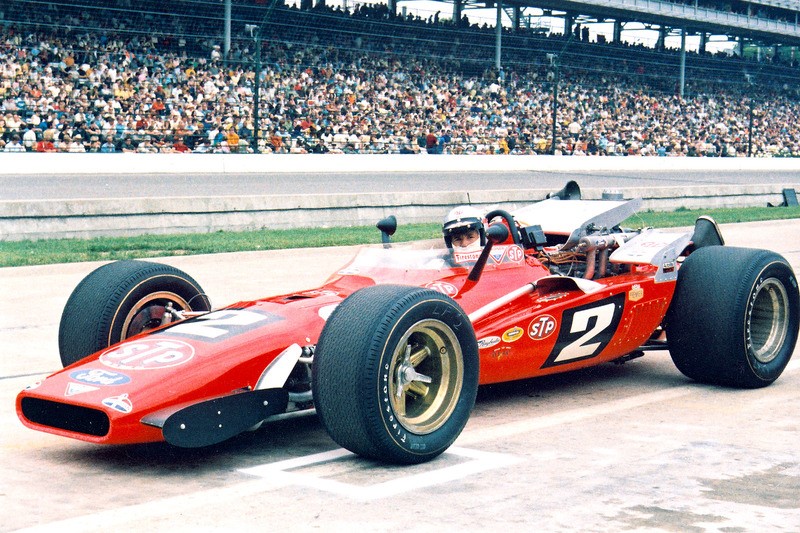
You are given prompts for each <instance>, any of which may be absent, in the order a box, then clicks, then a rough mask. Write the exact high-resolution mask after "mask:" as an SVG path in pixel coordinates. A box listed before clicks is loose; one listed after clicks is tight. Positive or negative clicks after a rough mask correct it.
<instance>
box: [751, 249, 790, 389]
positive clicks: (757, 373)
mask: <svg viewBox="0 0 800 533" xmlns="http://www.w3.org/2000/svg"><path fill="white" fill-rule="evenodd" d="M770 278H774V279H777V280H778V281H779V282H780V283H782V284H783V285H784V287H786V289H787V290H786V292H787V297H788V300H789V301H788V309H787V311H788V314H789V316H788V317H787V318H788V321H789V330H788V331H787V339H786V342H784V343H783V346H782V347H781V350H780V352H778V354H777V355H776V356H775V357H774V358H773V359H772V360H771V361H768V362H766V363H762V362H761V361H759V360H758V359H757V358H756V357H755V354H754V350H753V343H752V339H751V336H750V327H749V324H750V320H751V318H752V314H753V308H754V305H755V302H756V296H757V294H758V292H757V290H756V289H758V288H759V287H761V286H762V284H763V283H764V282H765V281H766V280H768V279H770ZM792 289H794V290H792ZM747 298H748V300H747V304H746V311H745V316H744V323H743V324H742V327H743V335H744V343H745V349H746V351H747V353H746V361H747V364H748V365H749V367H750V370H751V371H752V374H753V375H754V377H755V378H757V379H759V380H762V381H763V382H765V383H772V382H773V381H775V380H776V379H777V378H778V376H780V375H781V373H782V372H783V370H784V368H786V365H787V364H789V360H790V359H791V357H792V352H793V351H794V346H795V342H796V339H797V327H796V325H797V323H798V308H799V307H800V302H798V293H797V279H796V278H795V276H794V274H793V272H792V270H791V268H789V267H788V266H787V265H786V264H785V263H783V262H782V261H773V262H771V263H769V264H767V265H766V266H765V267H764V268H763V269H762V270H761V272H760V273H759V275H758V276H757V277H756V281H755V283H753V285H752V287H751V289H750V291H749V293H748V296H747ZM792 325H795V327H792Z"/></svg>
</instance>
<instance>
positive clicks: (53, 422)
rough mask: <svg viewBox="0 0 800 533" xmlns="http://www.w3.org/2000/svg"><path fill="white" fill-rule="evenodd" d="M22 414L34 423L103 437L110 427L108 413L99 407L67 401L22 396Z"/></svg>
mask: <svg viewBox="0 0 800 533" xmlns="http://www.w3.org/2000/svg"><path fill="white" fill-rule="evenodd" d="M21 407H22V414H23V415H24V416H25V418H27V419H28V420H29V421H31V422H32V423H34V424H39V425H42V426H47V427H52V428H56V429H61V430H64V431H71V432H74V433H82V434H84V435H92V436H94V437H103V436H105V435H107V434H108V430H109V427H110V424H109V420H108V415H106V413H104V412H103V411H101V410H99V409H92V408H90V407H81V406H79V405H71V404H67V403H59V402H53V401H50V400H42V399H40V398H23V399H22V403H21Z"/></svg>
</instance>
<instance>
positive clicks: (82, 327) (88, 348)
mask: <svg viewBox="0 0 800 533" xmlns="http://www.w3.org/2000/svg"><path fill="white" fill-rule="evenodd" d="M210 308H211V304H210V302H209V301H208V298H207V297H206V295H205V293H204V292H203V289H202V288H201V287H200V285H199V284H198V283H197V282H196V281H195V280H194V279H193V278H192V277H191V276H189V275H188V274H186V273H185V272H183V271H181V270H179V269H177V268H175V267H172V266H169V265H164V264H161V263H152V262H148V261H117V262H114V263H109V264H107V265H103V266H101V267H100V268H98V269H96V270H94V271H93V272H91V273H89V275H87V276H86V277H85V278H83V280H82V281H81V282H80V283H79V284H78V286H77V287H75V290H74V291H72V294H71V295H70V297H69V299H68V300H67V304H66V306H65V307H64V311H63V313H62V315H61V324H60V325H59V328H58V347H59V352H60V355H61V363H62V364H63V365H64V366H67V365H71V364H72V363H74V362H76V361H79V360H81V359H83V358H84V357H86V356H87V355H91V354H93V353H95V352H97V351H99V350H102V349H104V348H107V347H108V346H111V345H112V344H114V343H117V342H119V341H121V340H124V339H126V338H128V337H132V336H134V335H137V334H139V333H142V332H144V331H147V330H149V329H153V328H155V327H158V326H160V325H161V324H162V321H164V315H165V314H166V313H168V312H171V311H170V310H171V309H174V310H176V311H208V310H209V309H210Z"/></svg>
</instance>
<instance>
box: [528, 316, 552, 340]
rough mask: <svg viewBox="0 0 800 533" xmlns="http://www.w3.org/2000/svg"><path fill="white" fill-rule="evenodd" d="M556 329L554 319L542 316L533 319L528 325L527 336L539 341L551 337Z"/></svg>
mask: <svg viewBox="0 0 800 533" xmlns="http://www.w3.org/2000/svg"><path fill="white" fill-rule="evenodd" d="M556 329H557V328H556V319H555V318H553V317H552V316H551V315H542V316H538V317H536V318H534V319H533V320H531V323H530V324H528V336H529V337H530V338H531V339H533V340H535V341H540V340H542V339H546V338H547V337H549V336H550V335H552V334H553V332H554V331H555V330H556Z"/></svg>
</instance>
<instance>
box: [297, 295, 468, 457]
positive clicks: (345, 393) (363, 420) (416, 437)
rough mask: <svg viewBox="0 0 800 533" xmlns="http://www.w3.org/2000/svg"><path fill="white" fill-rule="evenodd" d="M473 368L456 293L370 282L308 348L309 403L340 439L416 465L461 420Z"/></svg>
mask: <svg viewBox="0 0 800 533" xmlns="http://www.w3.org/2000/svg"><path fill="white" fill-rule="evenodd" d="M478 371H479V364H478V345H477V341H476V340H475V333H474V331H473V329H472V325H471V323H470V321H469V318H467V316H466V314H465V313H464V311H463V310H462V309H461V308H460V307H459V306H458V304H456V303H455V302H454V301H453V300H452V299H450V298H448V297H447V296H445V295H443V294H441V293H438V292H435V291H432V290H428V289H420V288H414V287H405V286H394V285H378V286H373V287H367V288H364V289H361V290H359V291H356V292H355V293H353V294H352V295H351V296H350V297H348V298H347V299H345V300H344V301H343V302H342V303H341V304H340V305H339V306H338V307H337V309H336V310H335V311H334V313H333V314H332V315H331V316H330V317H329V318H328V321H327V323H326V325H325V328H324V330H323V332H322V335H321V337H320V341H319V343H318V345H317V349H316V352H315V355H314V365H313V379H312V383H313V392H314V402H315V405H316V408H317V413H318V414H319V417H320V420H321V421H322V424H323V426H324V427H325V429H326V430H327V431H328V433H329V434H330V435H331V437H332V438H333V440H334V441H336V442H337V443H338V444H339V445H340V446H342V447H344V448H346V449H348V450H350V451H352V452H354V453H357V454H359V455H361V456H364V457H368V458H372V459H377V460H381V461H387V462H391V463H397V464H415V463H422V462H425V461H429V460H431V459H433V458H434V457H436V456H438V455H439V454H441V453H442V452H444V451H445V450H446V449H447V448H448V447H449V446H450V445H451V444H452V443H453V441H455V439H456V438H457V437H458V435H459V434H460V433H461V431H462V429H463V428H464V426H465V425H466V423H467V420H468V419H469V414H470V411H471V410H472V407H473V405H474V403H475V396H476V394H477V390H478Z"/></svg>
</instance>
